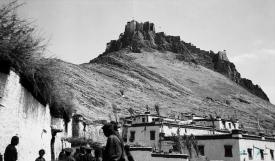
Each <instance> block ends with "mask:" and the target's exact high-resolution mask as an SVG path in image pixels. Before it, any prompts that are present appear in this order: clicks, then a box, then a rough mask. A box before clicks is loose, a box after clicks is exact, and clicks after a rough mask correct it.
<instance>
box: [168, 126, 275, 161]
mask: <svg viewBox="0 0 275 161" xmlns="http://www.w3.org/2000/svg"><path fill="white" fill-rule="evenodd" d="M196 139H197V140H198V151H199V153H200V155H202V156H205V157H207V158H208V159H209V160H222V161H262V160H266V161H272V160H274V149H275V137H274V136H265V135H264V134H263V133H260V135H252V134H248V133H246V132H244V131H242V130H238V129H234V130H232V133H230V134H212V135H196ZM171 140H172V138H171V137H169V136H168V137H165V138H164V141H163V142H164V143H166V145H170V148H172V144H173V141H171Z"/></svg>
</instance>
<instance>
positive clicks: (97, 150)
mask: <svg viewBox="0 0 275 161" xmlns="http://www.w3.org/2000/svg"><path fill="white" fill-rule="evenodd" d="M95 161H102V149H101V148H100V147H97V148H95Z"/></svg>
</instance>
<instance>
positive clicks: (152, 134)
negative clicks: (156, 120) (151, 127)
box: [150, 131, 156, 140]
mask: <svg viewBox="0 0 275 161" xmlns="http://www.w3.org/2000/svg"><path fill="white" fill-rule="evenodd" d="M150 140H156V132H155V131H150Z"/></svg>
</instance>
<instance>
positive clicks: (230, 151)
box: [224, 145, 233, 157]
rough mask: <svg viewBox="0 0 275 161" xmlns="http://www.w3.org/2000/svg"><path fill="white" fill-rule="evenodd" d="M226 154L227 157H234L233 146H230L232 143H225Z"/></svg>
mask: <svg viewBox="0 0 275 161" xmlns="http://www.w3.org/2000/svg"><path fill="white" fill-rule="evenodd" d="M224 156H225V157H233V154H232V146H230V145H225V146H224Z"/></svg>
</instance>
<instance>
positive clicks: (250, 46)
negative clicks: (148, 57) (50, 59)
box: [0, 0, 275, 104]
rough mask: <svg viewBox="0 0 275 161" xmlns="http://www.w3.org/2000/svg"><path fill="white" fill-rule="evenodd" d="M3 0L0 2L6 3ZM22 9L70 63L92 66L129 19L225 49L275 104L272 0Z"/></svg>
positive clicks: (80, 0) (133, 0)
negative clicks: (92, 60) (89, 63)
mask: <svg viewBox="0 0 275 161" xmlns="http://www.w3.org/2000/svg"><path fill="white" fill-rule="evenodd" d="M6 2H7V1H6V0H1V2H0V4H3V3H6ZM19 2H27V4H26V5H25V6H23V7H22V8H21V9H19V10H18V12H19V13H20V14H22V15H26V16H27V17H31V18H33V19H36V20H37V21H36V22H35V24H36V25H37V27H38V28H39V29H42V33H43V36H44V37H46V38H49V37H51V41H50V44H51V45H50V46H49V47H48V50H49V53H51V54H53V55H54V56H57V57H58V58H60V59H63V60H65V61H68V62H72V63H75V64H81V63H85V62H89V61H90V60H91V59H93V58H95V57H97V56H98V55H99V54H101V53H102V52H104V50H105V47H106V43H107V42H109V41H110V40H114V39H118V36H119V34H120V33H122V32H124V28H125V25H126V23H127V21H130V20H132V19H133V18H134V19H135V20H137V21H139V22H141V21H142V22H145V21H151V22H153V23H154V24H155V28H156V31H157V32H160V31H164V32H165V33H166V34H168V35H175V36H176V35H178V36H180V37H181V39H182V40H184V41H186V42H191V43H192V44H194V45H195V46H197V47H199V48H201V49H204V50H213V51H214V52H218V51H221V50H226V51H227V56H228V58H229V60H230V61H231V62H233V63H234V64H235V65H236V68H237V70H238V71H239V72H240V73H241V76H242V77H244V78H248V79H251V80H252V81H253V83H254V84H258V85H260V86H261V87H262V89H263V90H264V91H265V92H266V94H267V95H268V97H269V99H270V100H271V102H272V103H273V104H275V71H274V70H275V1H274V0H265V1H262V0H230V1H229V0H207V1H206V0H188V1H187V0H178V1H177V0H167V1H164V0H163V1H161V0H146V1H145V0H144V1H138V0H108V1H104V0H47V1H46V0H28V1H26V0H19Z"/></svg>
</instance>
